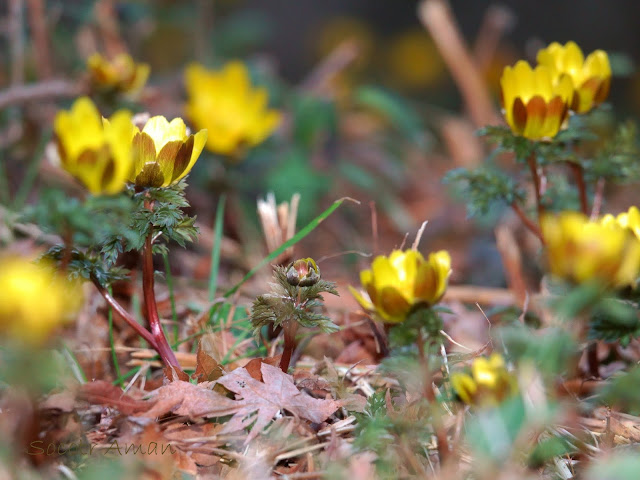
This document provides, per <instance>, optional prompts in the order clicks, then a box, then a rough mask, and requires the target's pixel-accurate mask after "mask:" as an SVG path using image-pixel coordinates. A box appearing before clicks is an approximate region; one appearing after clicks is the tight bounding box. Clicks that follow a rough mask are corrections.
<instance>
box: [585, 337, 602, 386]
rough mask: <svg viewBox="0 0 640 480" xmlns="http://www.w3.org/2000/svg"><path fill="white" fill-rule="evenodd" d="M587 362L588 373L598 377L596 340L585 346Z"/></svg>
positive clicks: (598, 366) (598, 365)
mask: <svg viewBox="0 0 640 480" xmlns="http://www.w3.org/2000/svg"><path fill="white" fill-rule="evenodd" d="M587 364H588V365H589V375H591V376H592V377H594V378H600V360H599V359H598V342H591V343H590V344H589V346H588V347H587Z"/></svg>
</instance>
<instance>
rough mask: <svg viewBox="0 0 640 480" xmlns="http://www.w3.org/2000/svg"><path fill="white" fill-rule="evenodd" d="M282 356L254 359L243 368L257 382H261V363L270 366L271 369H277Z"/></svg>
mask: <svg viewBox="0 0 640 480" xmlns="http://www.w3.org/2000/svg"><path fill="white" fill-rule="evenodd" d="M281 358H282V355H276V356H275V357H266V358H254V359H252V360H251V361H250V362H249V363H247V364H246V365H245V366H244V368H245V369H246V370H247V372H249V375H251V377H252V378H255V379H256V380H258V381H259V382H261V381H262V370H261V366H262V364H263V363H266V364H268V365H271V366H273V367H277V366H278V364H279V363H280V359H281Z"/></svg>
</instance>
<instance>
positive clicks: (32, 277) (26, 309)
mask: <svg viewBox="0 0 640 480" xmlns="http://www.w3.org/2000/svg"><path fill="white" fill-rule="evenodd" d="M82 299H83V297H82V290H81V286H80V284H79V283H77V282H71V281H69V280H67V279H66V278H64V277H63V276H61V275H58V274H56V273H55V272H54V270H53V268H51V266H50V265H46V264H35V263H33V262H31V261H30V260H29V259H26V258H22V257H6V258H3V259H0V331H2V332H3V333H4V334H7V335H9V336H10V337H11V338H13V339H17V340H20V341H23V342H25V343H29V344H33V345H38V344H42V343H43V342H44V341H46V340H47V339H48V338H49V336H50V334H51V332H52V331H53V330H54V329H55V328H57V327H58V326H60V325H63V324H65V323H68V322H69V321H71V320H72V319H73V316H74V314H75V313H77V311H78V310H79V308H80V306H81V305H82Z"/></svg>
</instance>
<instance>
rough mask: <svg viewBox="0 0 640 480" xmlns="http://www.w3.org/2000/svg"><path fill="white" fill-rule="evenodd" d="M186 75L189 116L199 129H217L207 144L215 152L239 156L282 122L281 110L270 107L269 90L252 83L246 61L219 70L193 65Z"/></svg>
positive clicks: (231, 63)
mask: <svg viewBox="0 0 640 480" xmlns="http://www.w3.org/2000/svg"><path fill="white" fill-rule="evenodd" d="M185 78H186V87H187V94H188V96H189V100H188V103H187V107H186V110H187V116H188V117H189V118H190V120H191V121H192V122H193V124H194V125H195V126H196V127H197V128H206V129H208V130H209V131H210V132H212V133H213V132H215V135H213V134H212V135H210V136H209V139H208V140H207V144H206V145H207V148H208V149H209V150H211V151H212V152H214V153H218V154H221V155H228V156H231V157H235V156H238V155H239V154H240V153H241V152H242V149H243V148H244V147H253V146H255V145H257V144H259V143H261V142H262V141H264V140H265V139H266V138H267V137H268V136H269V135H271V133H273V131H274V130H275V129H276V128H277V126H278V125H279V124H280V119H281V115H280V112H278V111H276V110H271V109H269V108H268V107H267V102H268V95H267V91H266V89H264V88H257V87H253V86H252V85H251V82H250V79H249V72H248V70H247V67H246V66H245V65H244V64H243V63H240V62H230V63H228V64H227V65H226V66H225V67H224V68H223V69H222V70H220V71H212V70H207V69H206V68H204V67H203V66H202V65H198V64H193V65H190V66H189V67H188V68H187V70H186V73H185Z"/></svg>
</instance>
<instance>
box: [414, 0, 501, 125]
mask: <svg viewBox="0 0 640 480" xmlns="http://www.w3.org/2000/svg"><path fill="white" fill-rule="evenodd" d="M418 17H419V18H420V21H421V22H422V25H424V27H425V28H426V29H427V30H428V31H429V33H431V36H432V37H433V41H434V42H435V44H436V46H437V47H438V50H439V51H440V54H441V55H442V58H443V60H444V61H445V63H446V64H447V66H448V67H449V70H450V71H451V75H452V76H453V78H454V80H455V82H456V84H457V85H458V88H459V89H460V93H461V94H462V97H463V98H464V101H465V104H466V106H467V109H468V110H469V115H470V116H471V120H472V121H473V123H474V124H475V125H476V127H481V126H485V125H491V124H495V123H497V122H498V116H497V115H496V112H495V110H494V108H493V102H492V101H491V96H490V94H489V90H488V88H487V86H486V85H485V83H484V81H483V79H482V76H481V75H480V72H479V71H478V68H477V67H476V64H475V63H474V61H473V58H472V57H471V54H470V53H469V49H468V48H467V46H466V45H465V42H464V39H463V37H462V34H461V33H460V29H459V28H458V25H457V24H456V21H455V18H454V17H453V13H452V12H451V9H450V8H449V4H448V3H447V2H446V1H445V0H423V1H422V3H420V5H419V6H418Z"/></svg>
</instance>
